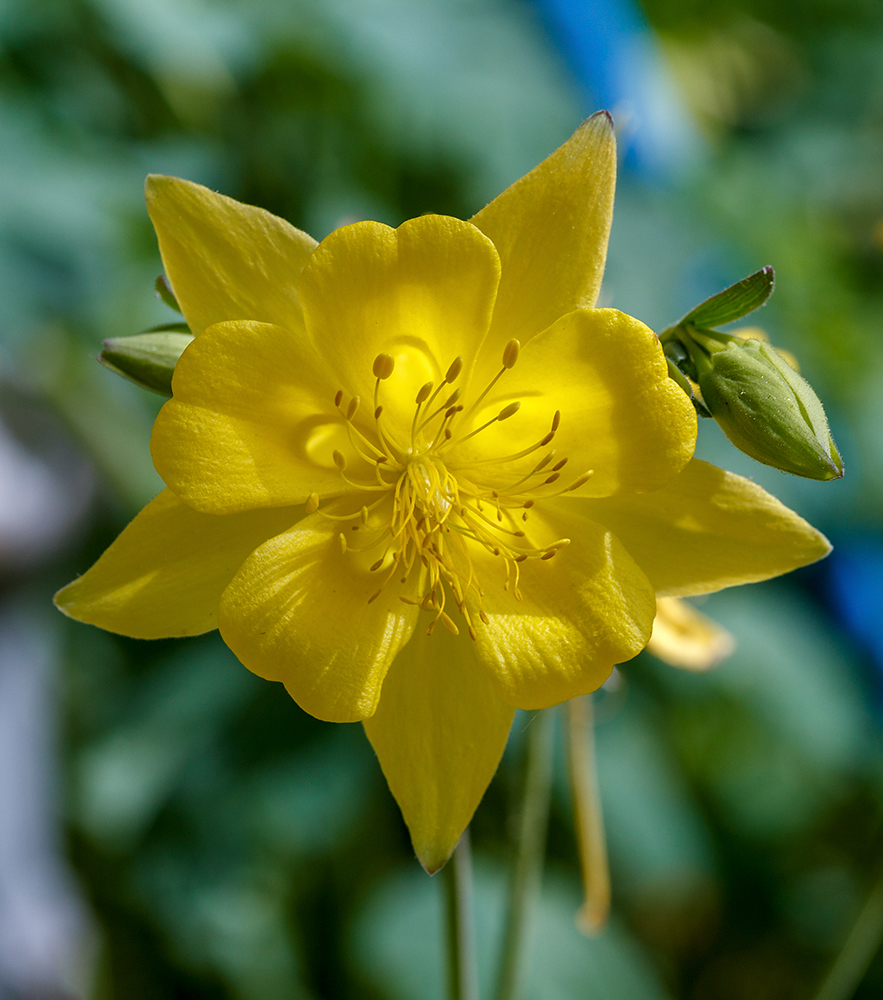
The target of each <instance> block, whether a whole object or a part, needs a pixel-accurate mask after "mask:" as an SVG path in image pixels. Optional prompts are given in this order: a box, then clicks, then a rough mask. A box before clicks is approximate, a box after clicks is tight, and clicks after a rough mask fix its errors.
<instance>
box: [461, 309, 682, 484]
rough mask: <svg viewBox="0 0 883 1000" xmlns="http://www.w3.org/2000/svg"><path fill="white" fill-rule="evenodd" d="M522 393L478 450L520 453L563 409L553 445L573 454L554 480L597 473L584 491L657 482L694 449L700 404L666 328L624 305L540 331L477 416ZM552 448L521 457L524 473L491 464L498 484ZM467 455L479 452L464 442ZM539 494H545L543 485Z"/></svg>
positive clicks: (584, 312) (479, 440)
mask: <svg viewBox="0 0 883 1000" xmlns="http://www.w3.org/2000/svg"><path fill="white" fill-rule="evenodd" d="M515 400H518V401H519V402H520V403H521V408H520V409H519V411H518V412H517V413H516V414H515V415H514V416H513V417H511V418H510V419H508V420H505V421H503V422H498V423H496V424H494V425H493V426H491V427H489V428H488V429H487V430H486V431H482V433H481V434H479V435H476V437H475V438H474V439H473V441H474V444H471V445H470V444H467V446H466V447H467V448H471V457H472V458H473V459H474V460H481V459H484V460H486V461H487V460H490V459H491V458H492V457H493V456H497V455H498V456H501V457H502V456H505V455H509V454H517V453H519V452H520V451H522V449H524V448H525V447H526V446H528V445H531V444H534V443H535V442H537V441H539V440H541V439H542V437H543V436H544V435H545V434H546V433H547V432H548V431H549V428H550V426H551V423H552V418H553V415H554V413H555V411H556V410H560V412H561V424H560V427H559V428H558V431H557V433H556V435H555V439H554V441H553V442H552V444H551V445H550V448H554V450H555V457H556V458H557V459H558V460H559V461H560V460H561V459H563V458H567V459H568V466H567V471H566V472H562V473H561V479H560V481H559V482H556V483H555V485H554V489H556V490H557V489H561V488H562V487H563V486H566V485H567V484H568V482H573V481H574V480H575V479H577V478H578V477H579V476H581V475H582V474H583V473H585V472H588V471H589V470H592V473H593V474H592V476H591V478H590V479H589V480H588V481H587V482H586V483H585V484H584V485H583V486H581V487H580V488H579V489H578V490H577V491H575V493H574V494H573V495H575V496H609V495H611V494H613V493H618V492H621V491H633V490H650V489H656V488H658V487H659V486H662V485H663V484H664V483H665V482H667V481H668V480H669V479H671V478H672V477H673V476H675V475H677V473H678V472H680V470H681V469H682V468H683V467H684V465H685V464H686V463H687V462H688V461H689V459H690V456H691V455H692V454H693V448H694V446H695V442H696V413H695V410H694V409H693V406H692V404H691V403H690V401H689V399H687V397H686V395H685V394H684V393H683V392H682V391H681V389H680V388H679V387H678V386H677V385H676V384H675V382H674V381H672V379H670V378H669V377H668V367H667V365H666V362H665V357H664V356H663V353H662V350H661V348H660V346H659V341H658V340H657V338H656V335H655V334H654V333H653V331H652V330H650V329H648V328H647V327H646V326H644V324H643V323H641V322H639V321H638V320H636V319H632V317H631V316H627V315H625V313H621V312H618V311H616V310H615V309H578V310H576V311H574V312H572V313H569V314H568V315H567V316H563V317H562V318H561V319H560V320H558V322H557V323H555V324H553V325H552V326H551V327H549V329H548V330H544V331H543V333H541V334H540V335H539V336H537V337H534V339H533V340H531V341H530V343H529V344H527V345H526V346H525V347H524V349H523V350H522V351H521V355H520V357H519V360H518V363H517V364H516V365H515V367H514V368H513V369H512V370H511V371H508V372H506V373H505V374H504V375H503V377H502V378H501V379H500V381H499V382H498V383H497V389H496V391H495V392H494V393H492V394H491V395H490V396H489V397H488V400H487V403H486V405H485V407H484V409H483V411H482V412H481V413H479V414H477V416H476V419H475V422H476V424H479V425H480V424H481V423H483V422H484V421H485V420H486V419H487V418H488V417H490V416H491V415H493V414H496V413H497V412H499V410H500V408H501V406H502V405H503V404H506V403H509V402H512V401H515ZM548 450H549V449H541V450H538V451H535V452H533V453H532V454H531V455H530V456H529V457H527V458H525V459H524V460H519V462H518V463H517V469H518V473H517V474H516V473H515V472H514V471H510V472H508V473H507V472H506V471H505V469H504V467H503V465H502V463H500V462H497V463H493V464H488V465H487V466H486V468H487V469H488V470H489V473H490V474H492V475H493V476H494V477H495V480H494V482H493V483H492V484H491V485H492V486H494V487H495V488H496V489H497V490H499V491H500V492H503V489H502V486H503V484H504V483H506V482H515V481H516V480H518V479H520V478H521V476H522V475H525V474H527V473H528V472H530V470H531V469H532V468H534V466H535V465H536V463H537V461H538V460H539V459H540V458H541V457H542V456H543V455H544V454H546V453H547V451H548ZM464 455H465V456H466V457H467V460H468V458H469V457H470V451H469V450H465V449H464ZM513 468H514V467H513ZM549 471H551V468H550V469H549ZM486 474H487V473H486ZM542 478H543V477H535V478H533V479H532V482H533V483H537V482H541V481H542ZM552 489H553V487H551V486H550V487H549V488H548V489H547V491H546V492H551V491H552ZM533 495H534V496H536V497H537V498H539V497H540V496H542V490H541V489H536V490H535V491H534V493H533Z"/></svg>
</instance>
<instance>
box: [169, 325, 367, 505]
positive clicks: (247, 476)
mask: <svg viewBox="0 0 883 1000" xmlns="http://www.w3.org/2000/svg"><path fill="white" fill-rule="evenodd" d="M333 386H334V382H333V381H332V378H331V376H330V375H329V374H328V371H327V369H326V368H325V366H324V365H323V364H322V362H321V360H320V359H319V358H318V357H317V356H316V354H315V352H314V351H313V348H312V346H311V345H310V344H309V343H308V341H307V340H306V338H305V337H304V335H303V334H300V335H298V334H296V333H294V332H292V331H290V330H287V329H283V328H282V327H279V326H269V325H267V324H264V323H245V322H239V323H220V324H217V325H216V326H213V327H211V328H210V329H208V330H207V331H206V332H205V333H204V334H203V335H202V336H201V337H197V338H196V340H194V341H193V343H192V344H190V346H189V347H188V348H187V350H185V351H184V353H183V354H182V355H181V358H180V360H179V361H178V364H177V367H176V369H175V374H174V377H173V379H172V390H173V392H174V398H173V399H171V400H169V402H167V403H166V404H165V406H163V408H162V410H161V411H160V413H159V416H158V417H157V419H156V423H155V424H154V427H153V437H152V439H151V443H150V447H151V453H152V454H153V461H154V464H155V465H156V468H157V471H158V472H159V474H160V475H161V476H162V478H163V480H164V481H165V483H166V484H167V485H169V486H170V487H171V488H172V489H173V490H174V491H175V492H176V493H177V494H178V495H179V496H180V497H181V498H182V499H184V500H185V501H186V502H187V503H189V504H190V505H191V506H193V507H196V508H197V509H199V510H204V511H208V512H214V513H231V512H234V511H239V510H249V509H252V508H254V507H268V506H284V505H289V504H296V503H303V502H304V501H305V500H306V499H307V497H309V495H310V494H311V493H318V494H319V495H320V496H329V495H334V494H339V493H341V492H342V491H343V490H346V489H347V487H346V484H345V483H344V482H343V480H342V479H341V476H340V473H339V472H338V470H337V468H336V467H335V466H334V462H333V459H332V452H333V449H334V447H335V445H334V443H333V441H334V440H336V437H335V436H336V435H342V436H344V437H345V435H344V431H343V424H342V421H341V419H340V416H339V414H337V412H336V411H335V409H334V399H333V397H334V392H335V389H334V387H333ZM329 442H332V443H329Z"/></svg>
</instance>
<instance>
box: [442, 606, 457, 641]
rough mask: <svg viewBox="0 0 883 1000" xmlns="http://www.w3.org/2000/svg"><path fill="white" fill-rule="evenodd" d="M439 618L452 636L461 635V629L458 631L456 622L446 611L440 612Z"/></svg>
mask: <svg viewBox="0 0 883 1000" xmlns="http://www.w3.org/2000/svg"><path fill="white" fill-rule="evenodd" d="M438 616H439V618H441V623H442V625H444V627H445V628H446V629H447V630H448V631H449V632H450V633H451V634H452V635H459V634H460V629H458V628H457V626H456V625H455V624H454V622H453V620H452V619H451V617H450V615H448V614H446V613H445V612H444V611H440V612H439V614H438Z"/></svg>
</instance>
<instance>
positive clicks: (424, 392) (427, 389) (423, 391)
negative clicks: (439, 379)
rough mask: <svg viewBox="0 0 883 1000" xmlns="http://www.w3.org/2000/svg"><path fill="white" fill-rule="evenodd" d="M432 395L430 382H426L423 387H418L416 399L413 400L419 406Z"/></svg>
mask: <svg viewBox="0 0 883 1000" xmlns="http://www.w3.org/2000/svg"><path fill="white" fill-rule="evenodd" d="M431 395H432V382H427V383H426V384H425V385H422V386H420V391H419V392H418V393H417V398H416V399H415V400H414V402H415V403H417V405H418V406H419V405H420V404H421V403H425V402H426V400H427V399H429V397H430V396H431Z"/></svg>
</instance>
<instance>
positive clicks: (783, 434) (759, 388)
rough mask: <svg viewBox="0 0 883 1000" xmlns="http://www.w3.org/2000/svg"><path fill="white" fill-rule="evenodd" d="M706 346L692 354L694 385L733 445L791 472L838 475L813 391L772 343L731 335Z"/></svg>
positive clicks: (838, 463)
mask: <svg viewBox="0 0 883 1000" xmlns="http://www.w3.org/2000/svg"><path fill="white" fill-rule="evenodd" d="M694 336H697V335H696V334H695V332H694ZM717 336H718V337H720V336H721V335H720V334H717ZM723 336H726V335H723ZM697 339H698V336H697ZM702 339H703V340H705V338H702ZM708 347H710V349H711V351H710V354H708V355H705V356H704V357H702V359H701V360H698V359H697V367H698V368H699V388H700V390H701V392H702V398H703V400H704V402H705V405H706V407H707V408H708V410H709V411H710V413H711V415H712V416H713V417H714V419H715V420H716V421H717V422H718V423H719V424H720V426H721V428H722V430H723V432H724V433H725V434H726V435H727V437H728V438H729V439H730V441H732V442H733V444H734V445H735V446H736V447H737V448H739V449H740V450H741V451H744V452H745V454H746V455H750V456H751V457H752V458H754V459H756V460H757V461H758V462H763V464H764V465H771V466H773V467H774V468H776V469H781V470H782V471H783V472H790V473H792V474H793V475H795V476H804V477H805V478H807V479H819V480H827V479H837V478H839V477H840V476H842V475H843V463H842V462H841V460H840V455H839V454H838V452H837V448H836V446H835V444H834V440H833V438H832V437H831V432H830V430H829V429H828V421H827V419H826V417H825V411H824V409H823V408H822V404H821V403H820V402H819V398H818V396H816V394H815V392H814V391H813V388H812V386H811V385H810V384H809V383H808V382H807V381H806V379H805V378H803V377H802V376H801V375H799V374H798V373H797V372H796V371H795V370H794V369H793V368H792V367H791V366H790V365H789V364H788V362H787V361H786V360H785V359H784V358H782V357H781V356H780V355H779V354H778V352H777V351H776V350H775V348H774V347H772V346H771V345H770V344H766V343H763V342H762V341H759V340H746V341H741V340H739V339H738V338H735V337H733V338H728V340H727V341H726V342H725V343H724V342H721V341H720V340H718V341H716V342H714V343H710V342H709V343H708ZM706 349H708V348H706Z"/></svg>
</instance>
